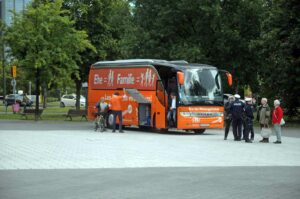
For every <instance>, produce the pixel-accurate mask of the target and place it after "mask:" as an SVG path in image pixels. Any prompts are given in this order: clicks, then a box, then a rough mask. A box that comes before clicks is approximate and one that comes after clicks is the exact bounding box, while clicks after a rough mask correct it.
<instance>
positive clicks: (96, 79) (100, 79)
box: [94, 74, 103, 84]
mask: <svg viewBox="0 0 300 199" xmlns="http://www.w3.org/2000/svg"><path fill="white" fill-rule="evenodd" d="M102 82H103V78H102V77H99V75H98V74H95V75H94V84H102Z"/></svg>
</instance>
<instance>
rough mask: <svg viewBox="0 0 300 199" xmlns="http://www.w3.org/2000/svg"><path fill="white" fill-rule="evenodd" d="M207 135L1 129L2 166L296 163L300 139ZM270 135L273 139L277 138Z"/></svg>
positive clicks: (299, 159)
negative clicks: (279, 141)
mask: <svg viewBox="0 0 300 199" xmlns="http://www.w3.org/2000/svg"><path fill="white" fill-rule="evenodd" d="M222 138H223V134H222V131H220V130H208V131H207V134H206V135H202V136H199V135H198V136H195V135H189V134H185V135H184V134H178V133H175V134H172V133H169V134H158V133H153V132H152V133H151V132H150V133H148V132H139V131H130V130H127V131H126V133H124V134H121V133H110V131H109V132H106V133H99V132H97V133H96V132H94V131H92V130H85V131H83V130H67V131H63V130H56V131H47V130H44V131H42V132H41V131H26V130H23V131H20V130H18V131H13V130H4V131H0V145H1V150H0V157H1V163H0V169H88V168H141V167H201V166H300V139H298V138H286V137H284V138H283V144H281V145H275V144H273V143H269V144H262V143H259V142H258V141H259V139H260V137H258V136H257V138H256V139H255V143H252V144H248V143H244V142H235V141H233V140H232V139H231V138H229V140H227V141H224V140H223V139H222ZM274 139H275V137H273V139H271V141H275V140H274Z"/></svg>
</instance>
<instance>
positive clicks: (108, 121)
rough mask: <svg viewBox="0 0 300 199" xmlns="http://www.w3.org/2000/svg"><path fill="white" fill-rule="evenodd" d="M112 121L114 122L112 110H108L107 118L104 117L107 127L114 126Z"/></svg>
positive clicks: (111, 127)
mask: <svg viewBox="0 0 300 199" xmlns="http://www.w3.org/2000/svg"><path fill="white" fill-rule="evenodd" d="M113 122H114V115H113V113H112V111H110V112H108V113H107V119H106V124H107V128H109V129H113V127H114V125H113Z"/></svg>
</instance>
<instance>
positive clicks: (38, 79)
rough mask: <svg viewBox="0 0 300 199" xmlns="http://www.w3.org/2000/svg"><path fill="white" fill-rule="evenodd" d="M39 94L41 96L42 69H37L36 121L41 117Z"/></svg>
mask: <svg viewBox="0 0 300 199" xmlns="http://www.w3.org/2000/svg"><path fill="white" fill-rule="evenodd" d="M39 96H40V69H39V68H37V69H36V76H35V121H38V119H39V116H38V115H39V105H40V101H39Z"/></svg>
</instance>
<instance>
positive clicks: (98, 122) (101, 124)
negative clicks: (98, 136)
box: [95, 114, 105, 132]
mask: <svg viewBox="0 0 300 199" xmlns="http://www.w3.org/2000/svg"><path fill="white" fill-rule="evenodd" d="M98 129H99V131H100V132H104V131H105V119H104V117H103V115H102V114H100V115H98V116H97V117H96V119H95V131H97V130H98Z"/></svg>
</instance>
